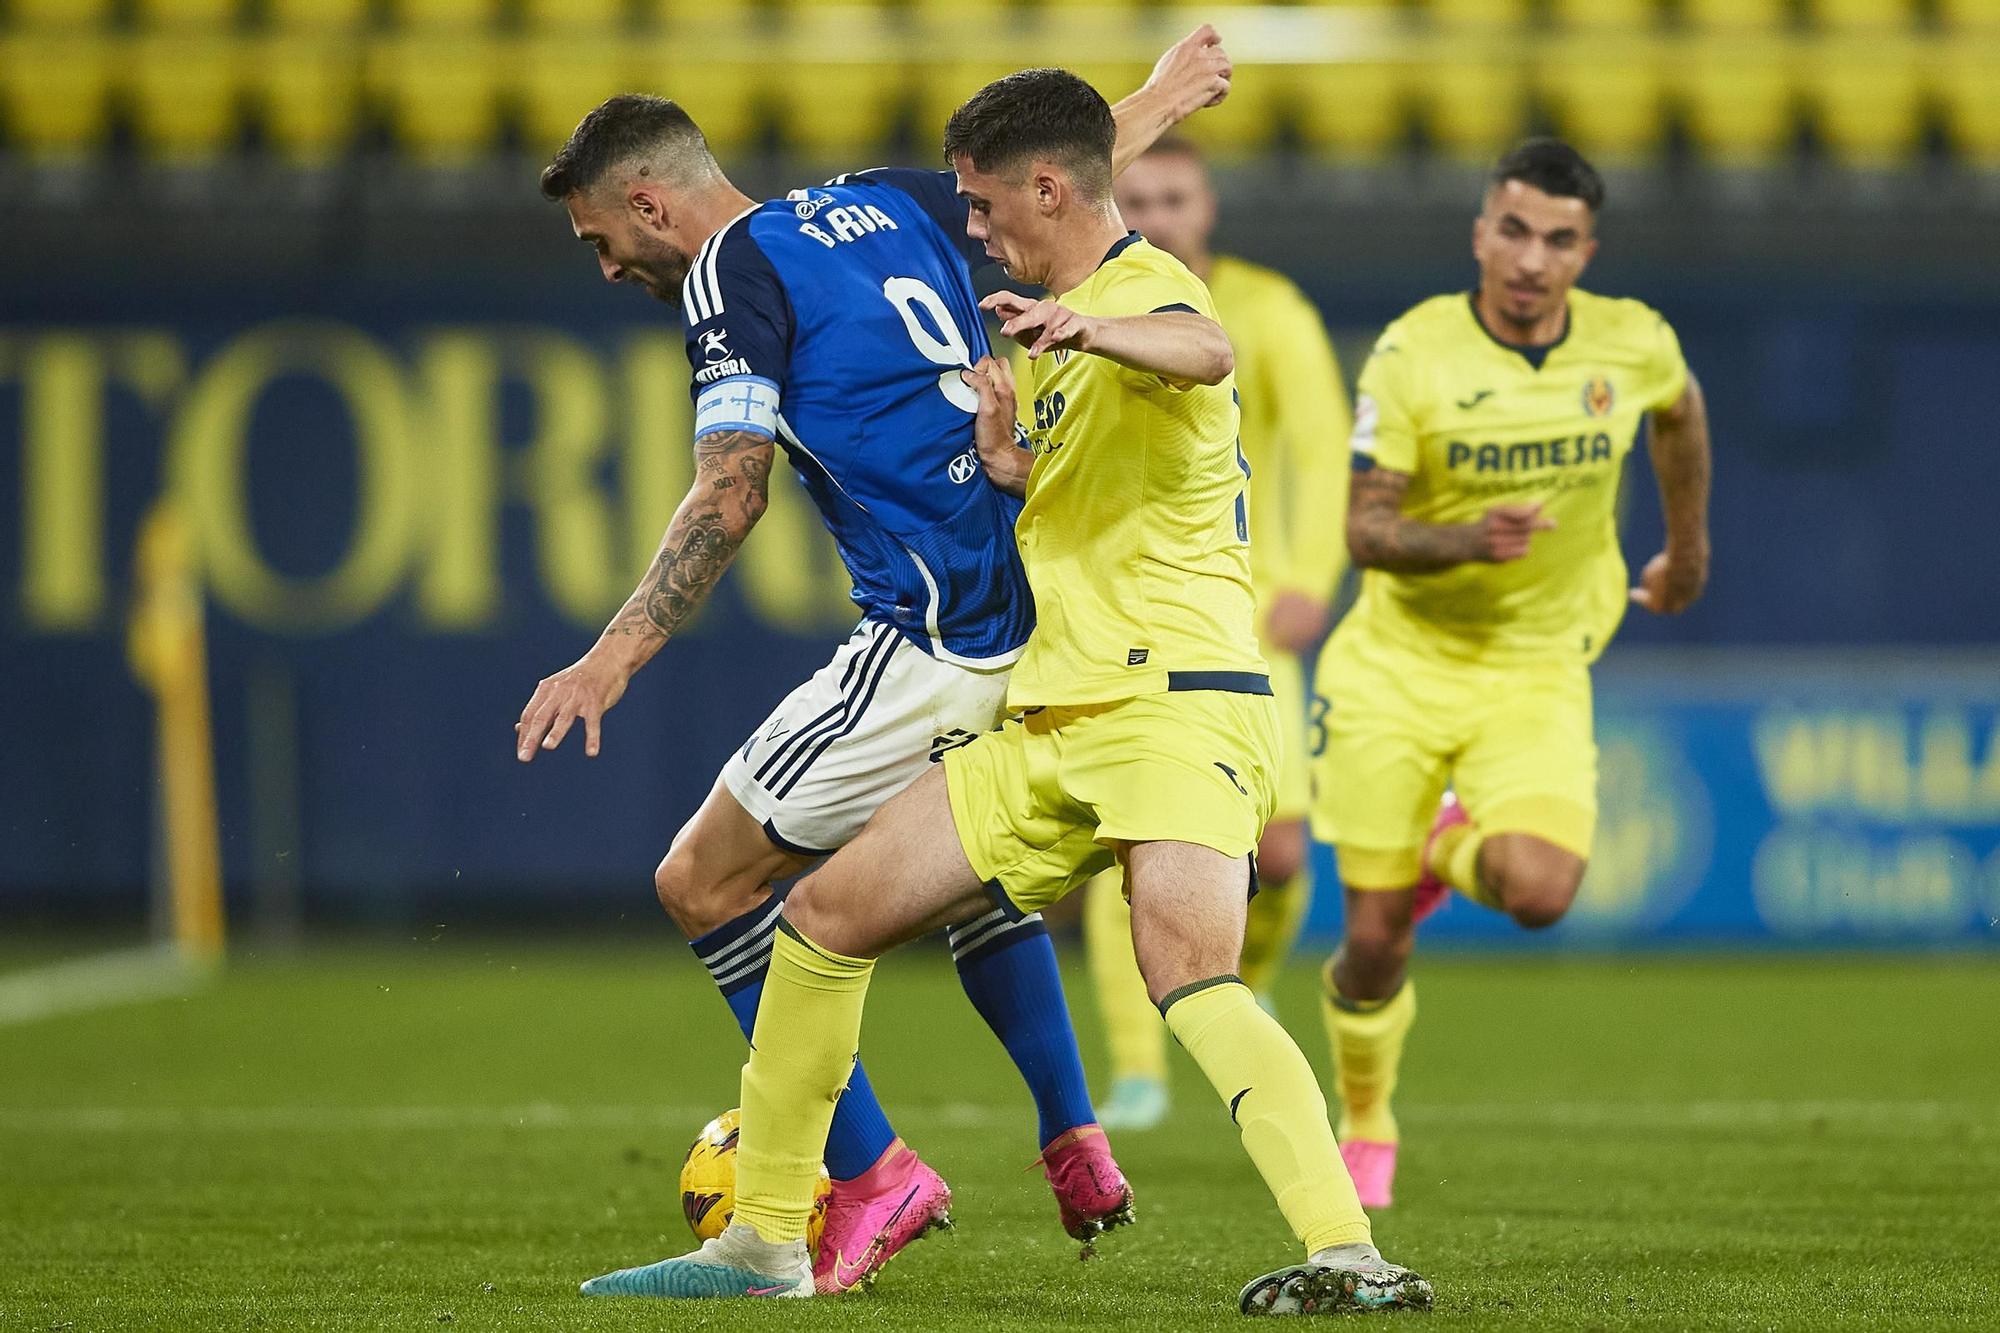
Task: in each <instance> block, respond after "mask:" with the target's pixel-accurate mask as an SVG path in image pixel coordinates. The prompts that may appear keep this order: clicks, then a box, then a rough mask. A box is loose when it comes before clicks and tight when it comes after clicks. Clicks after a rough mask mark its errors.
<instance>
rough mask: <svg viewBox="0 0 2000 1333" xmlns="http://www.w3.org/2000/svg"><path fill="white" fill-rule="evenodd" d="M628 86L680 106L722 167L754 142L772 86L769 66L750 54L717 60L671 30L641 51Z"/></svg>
mask: <svg viewBox="0 0 2000 1333" xmlns="http://www.w3.org/2000/svg"><path fill="white" fill-rule="evenodd" d="M632 81H633V82H632V86H633V88H634V89H635V90H637V91H639V92H648V93H657V94H658V95H659V96H661V97H671V98H673V99H674V100H675V101H676V102H678V103H680V104H681V106H682V107H683V108H684V109H685V110H686V111H687V113H688V114H689V115H690V116H693V117H694V121H695V124H697V125H699V126H701V130H702V133H703V134H705V135H706V136H708V142H709V144H710V146H712V147H713V148H714V149H715V151H716V152H717V153H719V154H721V155H722V156H723V160H724V162H725V164H726V163H727V161H728V158H729V155H730V154H732V153H735V152H738V151H740V150H742V149H744V148H746V147H748V146H749V145H750V144H751V143H752V141H753V140H755V139H756V137H757V134H758V131H759V128H760V124H761V121H762V107H763V105H764V94H765V93H766V91H767V90H768V89H769V88H770V85H771V84H772V83H773V82H774V80H773V78H772V74H771V68H770V65H769V64H768V63H767V62H764V61H760V60H758V59H756V56H755V52H754V51H746V52H745V53H744V54H742V55H740V56H739V55H734V54H731V55H729V56H726V57H717V56H714V55H711V54H710V53H709V51H708V49H707V48H705V47H703V46H702V45H701V43H700V42H699V41H697V40H696V39H694V38H693V37H691V36H688V35H685V34H680V35H677V34H676V33H675V32H673V31H672V30H669V31H668V33H667V34H666V35H665V36H664V37H661V38H658V39H655V40H653V41H651V42H649V43H647V44H646V45H644V46H643V47H642V48H641V50H640V51H639V53H638V58H637V59H636V60H635V61H634V63H633V66H632Z"/></svg>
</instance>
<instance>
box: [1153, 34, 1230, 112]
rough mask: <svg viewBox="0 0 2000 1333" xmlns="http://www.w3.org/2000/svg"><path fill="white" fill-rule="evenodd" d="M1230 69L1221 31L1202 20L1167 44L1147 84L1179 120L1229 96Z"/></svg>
mask: <svg viewBox="0 0 2000 1333" xmlns="http://www.w3.org/2000/svg"><path fill="white" fill-rule="evenodd" d="M1233 72H1234V71H1233V70H1232V69H1231V67H1230V63H1229V53H1228V52H1227V51H1225V50H1223V49H1222V36H1221V34H1219V33H1218V32H1216V30H1215V29H1214V28H1213V27H1211V26H1209V25H1208V24H1206V23H1204V24H1202V25H1201V26H1200V27H1199V28H1196V29H1195V30H1194V31H1193V32H1191V33H1189V34H1188V35H1187V36H1185V37H1183V38H1181V39H1180V40H1179V41H1178V42H1175V43H1174V44H1173V45H1172V46H1170V47H1168V48H1167V52H1166V54H1165V55H1163V56H1161V57H1160V59H1159V62H1158V63H1157V64H1155V65H1154V66H1153V73H1152V77H1150V78H1148V79H1147V80H1146V87H1147V88H1148V89H1149V90H1151V91H1153V92H1155V93H1158V94H1159V95H1160V96H1161V97H1163V98H1164V99H1166V104H1167V107H1168V109H1169V110H1170V112H1171V113H1172V115H1173V118H1174V119H1175V120H1176V121H1180V120H1185V119H1187V118H1188V117H1189V116H1191V115H1193V114H1194V113H1195V112H1197V111H1199V110H1201V109H1202V108H1203V107H1205V106H1215V105H1216V104H1218V103H1219V102H1221V101H1222V99H1223V98H1225V97H1227V96H1229V80H1230V77H1231V75H1232V73H1233Z"/></svg>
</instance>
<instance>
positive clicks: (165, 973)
mask: <svg viewBox="0 0 2000 1333" xmlns="http://www.w3.org/2000/svg"><path fill="white" fill-rule="evenodd" d="M208 975H209V970H208V969H206V968H204V967H201V966H199V965H197V964H194V963H190V962H189V961H188V960H187V959H186V958H185V957H183V956H182V955H181V953H180V951H179V950H177V949H175V948H174V947H173V946H172V945H167V944H148V945H143V946H141V947H139V948H136V949H120V950H117V951H115V952H113V953H102V954H93V955H91V956H90V957H88V958H74V959H69V960H67V961H65V962H60V963H50V964H48V965H47V966H45V967H37V968H32V969H30V970H28V971H26V972H16V973H13V974H11V975H8V976H0V1027H11V1026H15V1025H18V1024H22V1023H38V1022H40V1021H42V1020H43V1019H46V1018H58V1017H61V1016H62V1015H64V1014H81V1013H88V1012H90V1011H91V1010H93V1009H108V1008H111V1007H112V1006H114V1005H120V1004H137V1003H140V1002H142V1001H145V1000H164V999H171V998H172V997H174V996H176V995H185V994H187V993H188V992H189V991H191V990H193V989H194V988H195V987H196V986H198V985H200V984H201V982H202V981H203V980H204V979H205V978H206V977H207V976H208Z"/></svg>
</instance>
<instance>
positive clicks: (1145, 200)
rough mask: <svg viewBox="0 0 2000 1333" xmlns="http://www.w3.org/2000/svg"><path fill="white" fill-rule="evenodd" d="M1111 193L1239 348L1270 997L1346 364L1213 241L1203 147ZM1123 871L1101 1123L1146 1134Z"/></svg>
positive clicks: (1331, 577) (1294, 858) (1305, 312)
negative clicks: (1259, 670)
mask: <svg viewBox="0 0 2000 1333" xmlns="http://www.w3.org/2000/svg"><path fill="white" fill-rule="evenodd" d="M1114 189H1115V191H1116V194H1117V200H1118V211H1119V213H1120V215H1121V216H1122V217H1123V218H1124V219H1125V223H1126V225H1127V226H1129V227H1131V228H1132V229H1133V230H1135V231H1137V232H1138V233H1139V234H1140V235H1142V236H1144V237H1145V238H1146V239H1147V240H1148V241H1150V242H1152V243H1153V244H1154V245H1156V246H1158V247H1160V248H1161V249H1163V250H1165V251H1166V252H1167V253H1168V254H1171V255H1173V256H1174V257H1175V258H1176V259H1179V260H1180V261H1181V262H1182V263H1184V264H1186V265H1187V266H1188V268H1189V269H1190V270H1192V271H1193V273H1194V274H1195V276H1196V277H1198V278H1200V279H1201V280H1202V281H1203V282H1205V283H1206V284H1207V285H1208V289H1209V292H1210V294H1211V295H1213V297H1214V298H1215V310H1216V317H1217V318H1218V319H1219V320H1221V322H1222V327H1223V328H1224V329H1225V330H1226V331H1227V332H1228V334H1229V341H1230V343H1231V345H1233V346H1234V347H1235V349H1236V392H1237V400H1238V403H1239V405H1240V407H1241V409H1242V435H1241V437H1240V438H1241V442H1242V447H1243V454H1244V457H1246V458H1247V459H1249V461H1250V478H1251V481H1250V487H1251V492H1252V502H1251V505H1250V575H1251V580H1252V582H1253V584H1254V586H1255V589H1256V594H1257V631H1258V639H1259V643H1260V646H1261V647H1262V649H1263V653H1264V660H1265V661H1266V662H1268V663H1270V667H1271V692H1272V693H1273V694H1274V695H1275V696H1276V698H1277V702H1278V714H1279V719H1280V726H1281V731H1280V742H1281V744H1282V745H1283V746H1284V758H1283V761H1282V763H1281V766H1280V768H1279V770H1278V803H1277V808H1276V809H1275V810H1274V811H1273V812H1272V815H1271V822H1270V823H1269V824H1268V825H1267V826H1266V827H1265V829H1264V836H1263V838H1262V839H1261V840H1260V841H1259V842H1258V844H1257V883H1258V892H1257V896H1256V897H1255V898H1252V899H1251V900H1250V914H1249V920H1248V922H1247V925H1246V929H1245V932H1244V937H1243V960H1242V963H1241V965H1240V966H1239V967H1238V969H1237V971H1238V973H1239V974H1240V975H1241V976H1242V978H1243V981H1244V983H1245V984H1246V985H1248V986H1249V987H1250V989H1251V990H1253V991H1255V992H1256V993H1257V995H1258V998H1259V999H1260V1000H1262V1001H1264V1002H1265V1003H1266V1004H1267V1005H1268V1003H1269V1001H1268V995H1269V992H1270V987H1271V984H1272V982H1273V981H1274V980H1275V979H1276V977H1277V974H1278V970H1279V968H1280V967H1282V966H1283V964H1284V961H1285V957H1286V955H1287V954H1289V953H1290V952H1291V948H1292V945H1293V943H1294V942H1295V941H1296V940H1297V939H1298V933H1299V926H1300V925H1301V923H1302V922H1303V921H1304V920H1305V914H1306V908H1307V907H1308V905H1309V904H1310V902H1311V894H1312V889H1311V883H1310V881H1309V879H1308V878H1307V875H1308V865H1307V855H1306V851H1307V842H1306V814H1307V808H1308V806H1309V804H1310V795H1309V788H1308V779H1307V774H1306V745H1305V739H1306V735H1305V720H1306V688H1305V667H1304V664H1303V663H1302V662H1301V661H1300V655H1301V654H1303V653H1307V652H1310V651H1311V650H1312V649H1313V648H1315V647H1317V646H1318V644H1319V641H1320V639H1321V638H1323V637H1324V636H1325V634H1326V625H1327V604H1328V603H1329V602H1330V601H1331V600H1332V598H1333V592H1334V585H1335V584H1336V583H1338V582H1339V580H1340V575H1341V572H1342V570H1343V568H1344V567H1345V565H1346V563H1347V547H1346V545H1345V543H1344V542H1343V541H1342V537H1341V521H1340V519H1341V516H1342V515H1343V514H1344V513H1345V512H1346V509H1347V450H1346V441H1347V435H1348V428H1349V425H1350V424H1351V419H1350V417H1349V415H1348V408H1347V392H1346V390H1345V388H1344V387H1343V386H1342V384H1341V379H1340V365H1339V362H1338V361H1337V360H1336V359H1335V357H1334V354H1333V346H1332V344H1331V343H1329V342H1328V341H1327V336H1326V329H1325V327H1324V325H1322V324H1321V322H1320V317H1319V312H1318V311H1317V310H1315V309H1314V308H1313V305H1312V303H1311V302H1310V301H1308V300H1307V299H1306V297H1305V294H1304V293H1303V292H1301V291H1300V290H1299V289H1298V287H1297V286H1295V285H1294V284H1293V283H1292V281H1291V280H1290V279H1289V278H1287V277H1285V276H1284V275H1283V274H1281V273H1278V272H1275V271H1274V270H1271V269H1268V268H1263V267H1261V266H1259V265H1256V264H1252V263H1249V262H1248V261H1246V260H1242V259H1237V258H1234V257H1232V256H1229V255H1218V254H1215V253H1213V252H1212V251H1211V250H1210V249H1209V236H1210V234H1211V233H1212V232H1213V231H1214V230H1215V215H1216V199H1215V192H1214V190H1213V189H1212V188H1210V185H1209V179H1208V169H1207V166H1206V164H1205V163H1204V162H1203V161H1202V158H1201V153H1200V150H1199V149H1197V148H1196V147H1195V146H1194V145H1193V144H1191V143H1189V142H1188V141H1186V140H1185V139H1174V138H1167V139H1162V140H1160V141H1159V142H1158V143H1156V144H1154V145H1153V146H1152V148H1150V149H1149V150H1147V152H1145V153H1144V154H1142V155H1141V156H1140V157H1139V159H1138V160H1137V161H1135V162H1134V163H1133V164H1132V165H1131V166H1129V167H1127V168H1126V170H1125V172H1124V174H1123V175H1121V176H1120V177H1119V178H1118V181H1117V183H1116V185H1115V186H1114ZM1122 889H1123V885H1122V883H1121V872H1119V871H1118V870H1117V869H1115V868H1114V869H1112V870H1108V871H1106V872H1105V873H1104V874H1103V875H1101V876H1099V877H1098V879H1096V880H1095V881H1093V882H1092V884H1091V885H1090V887H1089V889H1088V895H1089V896H1088V897H1087V898H1086V899H1085V907H1084V939H1085V944H1086V947H1087V949H1088V951H1089V955H1090V971H1091V977H1092V980H1093V981H1094V982H1095V984H1096V988H1097V999H1098V1009H1099V1012H1100V1013H1102V1014H1103V1016H1104V1025H1105V1035H1106V1038H1107V1044H1108V1046H1109V1048H1110V1052H1111V1075H1112V1082H1111V1090H1110V1096H1109V1097H1108V1098H1107V1099H1106V1100H1105V1101H1104V1102H1102V1103H1100V1104H1099V1106H1098V1119H1099V1121H1100V1123H1102V1124H1103V1125H1104V1126H1105V1127H1106V1128H1107V1129H1111V1128H1126V1129H1144V1128H1147V1127H1149V1126H1151V1125H1154V1124H1157V1123H1158V1122H1159V1121H1160V1119H1161V1118H1162V1117H1163V1116H1164V1115H1165V1114H1166V1111H1167V1082H1166V1029H1165V1028H1164V1027H1163V1026H1162V1025H1161V1023H1160V1016H1159V1012H1158V1011H1157V1010H1155V1009H1154V1008H1153V1006H1152V1004H1151V1003H1150V1002H1149V1001H1148V1000H1147V998H1146V986H1145V983H1144V982H1143V981H1141V980H1140V977H1139V968H1138V964H1137V963H1136V962H1135V961H1134V960H1133V957H1132V929H1131V921H1130V915H1131V914H1130V911H1129V909H1128V908H1127V907H1126V905H1125V898H1124V894H1123V891H1122Z"/></svg>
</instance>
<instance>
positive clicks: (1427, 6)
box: [1419, 0, 1532, 29]
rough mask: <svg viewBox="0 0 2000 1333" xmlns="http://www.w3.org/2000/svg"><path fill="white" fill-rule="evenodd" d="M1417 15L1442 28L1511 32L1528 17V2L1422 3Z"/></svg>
mask: <svg viewBox="0 0 2000 1333" xmlns="http://www.w3.org/2000/svg"><path fill="white" fill-rule="evenodd" d="M1419 9H1420V12H1422V13H1423V14H1424V16H1425V17H1426V18H1428V19H1429V20H1430V21H1431V22H1432V23H1434V24H1436V25H1437V26H1439V27H1443V28H1461V27H1472V28H1494V29H1512V28H1519V27H1521V26H1523V25H1525V24H1526V23H1527V22H1528V20H1529V18H1530V16H1531V9H1532V7H1531V5H1530V4H1529V0H1422V3H1421V4H1420V6H1419Z"/></svg>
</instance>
